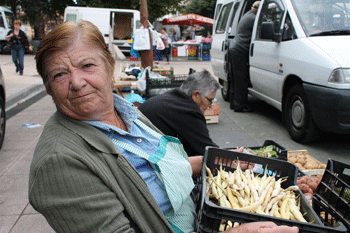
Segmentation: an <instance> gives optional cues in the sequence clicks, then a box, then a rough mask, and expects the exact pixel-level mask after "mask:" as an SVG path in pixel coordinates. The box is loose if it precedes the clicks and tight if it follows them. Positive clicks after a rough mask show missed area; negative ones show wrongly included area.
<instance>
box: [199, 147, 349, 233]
mask: <svg viewBox="0 0 350 233" xmlns="http://www.w3.org/2000/svg"><path fill="white" fill-rule="evenodd" d="M235 160H239V161H246V162H248V164H260V165H262V166H263V167H266V166H267V168H268V170H269V171H271V172H272V173H273V174H275V176H276V179H279V178H281V177H288V179H287V181H285V182H283V183H282V184H281V186H282V188H284V189H285V188H287V187H289V186H291V185H296V182H297V174H298V168H297V167H296V166H295V165H293V164H291V163H289V162H286V161H282V160H278V159H272V158H265V157H261V156H255V155H249V154H244V153H239V152H235V151H229V150H226V149H219V148H214V147H207V148H206V152H205V155H204V160H203V167H202V176H201V178H202V179H201V182H200V185H199V193H200V197H199V203H198V205H197V212H198V215H197V217H198V219H197V222H196V228H197V232H218V230H219V226H220V223H221V222H222V220H228V221H232V222H239V223H247V222H256V221H273V222H275V223H276V224H277V225H287V226H297V227H299V232H300V233H306V232H314V233H316V232H317V233H323V232H327V233H331V232H342V231H338V229H336V228H332V227H327V226H324V225H323V224H322V221H321V220H320V219H319V217H318V216H317V214H316V213H315V211H314V210H313V209H312V207H311V206H310V204H309V203H308V201H307V199H306V197H305V196H304V195H303V194H302V193H300V191H298V193H299V194H300V196H301V199H300V203H301V212H302V213H304V214H305V215H304V217H305V219H306V220H307V221H308V222H313V223H303V222H298V221H293V220H286V219H281V218H276V217H272V216H266V215H261V214H256V213H249V212H245V211H239V210H235V209H231V208H225V207H220V206H218V205H216V204H214V203H212V202H211V201H210V200H209V197H207V195H206V177H207V174H206V169H205V165H206V166H207V167H208V168H209V169H210V170H211V171H212V172H213V175H216V172H217V170H219V169H220V166H222V168H223V169H225V170H226V171H232V172H233V171H234V170H235V169H234V168H232V167H233V166H232V165H233V164H234V162H235Z"/></svg>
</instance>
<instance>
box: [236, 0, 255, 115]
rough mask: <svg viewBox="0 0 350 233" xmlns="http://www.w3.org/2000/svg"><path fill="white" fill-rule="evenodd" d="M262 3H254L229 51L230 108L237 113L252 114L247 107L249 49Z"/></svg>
mask: <svg viewBox="0 0 350 233" xmlns="http://www.w3.org/2000/svg"><path fill="white" fill-rule="evenodd" d="M259 4H260V1H256V2H254V3H253V5H252V8H251V10H250V11H248V12H247V13H246V14H244V16H243V17H242V19H241V20H240V22H239V23H238V26H237V35H236V37H235V39H234V41H233V43H232V46H231V48H230V49H229V61H230V64H231V65H232V68H233V69H232V70H233V78H232V79H231V80H230V108H231V109H234V111H235V112H251V111H253V109H251V108H249V107H248V106H247V103H248V85H249V47H250V42H251V37H252V32H253V26H254V21H255V17H256V12H257V11H258V8H259Z"/></svg>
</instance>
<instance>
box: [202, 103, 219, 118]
mask: <svg viewBox="0 0 350 233" xmlns="http://www.w3.org/2000/svg"><path fill="white" fill-rule="evenodd" d="M216 115H220V104H212V105H211V107H210V108H208V109H206V110H205V111H204V116H216Z"/></svg>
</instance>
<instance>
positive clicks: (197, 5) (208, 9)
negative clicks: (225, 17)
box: [185, 0, 216, 19]
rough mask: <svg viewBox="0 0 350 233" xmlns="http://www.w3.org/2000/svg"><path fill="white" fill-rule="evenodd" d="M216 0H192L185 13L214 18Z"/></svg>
mask: <svg viewBox="0 0 350 233" xmlns="http://www.w3.org/2000/svg"><path fill="white" fill-rule="evenodd" d="M215 5H216V0H193V1H192V3H190V4H189V5H188V6H187V7H186V9H185V13H187V14H189V13H194V14H198V15H202V16H205V17H209V18H212V19H213V18H214V12H215Z"/></svg>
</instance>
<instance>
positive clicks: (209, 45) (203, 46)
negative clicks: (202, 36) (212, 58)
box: [202, 43, 211, 50]
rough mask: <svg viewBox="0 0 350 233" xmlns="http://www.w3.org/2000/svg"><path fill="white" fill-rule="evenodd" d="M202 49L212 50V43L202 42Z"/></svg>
mask: <svg viewBox="0 0 350 233" xmlns="http://www.w3.org/2000/svg"><path fill="white" fill-rule="evenodd" d="M202 49H203V50H204V49H208V50H210V49H211V43H202Z"/></svg>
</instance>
